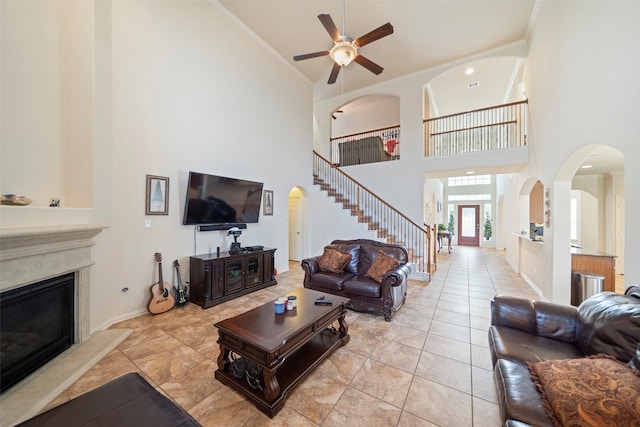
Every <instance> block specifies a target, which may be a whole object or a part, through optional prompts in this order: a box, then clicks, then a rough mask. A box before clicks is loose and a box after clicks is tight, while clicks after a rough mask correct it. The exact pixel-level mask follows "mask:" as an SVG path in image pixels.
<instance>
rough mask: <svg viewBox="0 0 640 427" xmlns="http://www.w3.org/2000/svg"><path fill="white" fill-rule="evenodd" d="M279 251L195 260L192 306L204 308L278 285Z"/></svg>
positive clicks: (211, 255) (222, 254) (221, 254)
mask: <svg viewBox="0 0 640 427" xmlns="http://www.w3.org/2000/svg"><path fill="white" fill-rule="evenodd" d="M275 252H276V249H274V248H264V249H263V250H260V251H251V252H241V253H238V254H230V253H229V252H220V255H217V254H205V255H196V256H193V257H191V261H190V268H191V282H190V287H189V293H190V295H189V296H190V299H191V302H193V303H195V304H198V305H200V306H201V307H202V308H209V307H213V306H214V305H217V304H220V303H223V302H225V301H229V300H231V299H234V298H237V297H239V296H241V295H246V294H248V293H251V292H254V291H257V290H258V289H263V288H266V287H267V286H273V285H275V284H276V283H277V282H276V279H275V276H274V274H273V273H274V254H275Z"/></svg>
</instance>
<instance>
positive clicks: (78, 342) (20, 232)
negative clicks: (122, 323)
mask: <svg viewBox="0 0 640 427" xmlns="http://www.w3.org/2000/svg"><path fill="white" fill-rule="evenodd" d="M105 228H106V227H104V226H100V225H95V224H83V225H60V226H45V227H0V292H4V291H7V290H15V289H20V288H22V287H25V286H28V285H31V284H33V283H37V282H40V281H43V280H48V279H50V278H53V277H58V276H64V275H67V274H70V275H72V276H73V279H74V291H73V311H74V316H73V317H74V318H75V320H74V334H73V335H74V336H73V345H72V346H71V347H70V348H69V349H67V350H66V351H64V352H63V353H61V354H60V355H58V356H56V357H55V358H54V359H53V360H51V361H50V362H48V363H47V364H45V365H44V366H43V367H41V368H40V369H38V370H36V371H35V372H34V373H32V374H31V375H29V376H28V377H27V378H25V379H23V380H22V381H20V382H19V383H17V384H16V385H15V386H13V387H11V388H10V389H9V390H7V391H6V392H3V393H2V394H1V395H0V407H1V408H2V410H1V411H0V425H2V426H4V425H7V426H10V425H15V424H18V423H19V422H21V421H24V420H26V419H28V418H30V417H33V416H35V415H37V414H38V413H39V412H40V411H41V410H43V409H44V408H45V407H46V406H47V405H48V404H49V403H50V402H51V401H52V400H53V399H55V398H56V397H57V396H58V395H60V393H62V392H63V391H64V390H65V389H66V388H67V387H69V386H70V385H71V384H73V383H74V382H75V381H76V380H77V379H78V378H80V377H81V376H82V375H83V374H84V373H85V372H86V371H88V370H89V369H91V367H92V366H94V365H95V364H96V363H97V362H98V361H100V360H101V359H102V358H103V357H104V356H105V355H106V354H108V353H109V352H110V351H111V350H112V349H114V348H115V347H116V346H117V345H118V344H119V343H120V342H122V341H123V340H124V339H126V337H127V336H128V335H129V334H130V333H131V330H129V329H105V330H101V331H97V332H94V333H91V330H90V327H91V325H90V309H91V307H90V298H89V293H90V288H91V281H90V269H91V266H92V265H93V264H94V262H93V261H92V258H91V248H92V247H93V246H94V244H95V243H94V242H93V241H92V239H93V238H94V237H95V236H96V235H97V234H98V233H100V232H101V231H102V230H103V229H105Z"/></svg>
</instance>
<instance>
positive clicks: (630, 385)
mask: <svg viewBox="0 0 640 427" xmlns="http://www.w3.org/2000/svg"><path fill="white" fill-rule="evenodd" d="M527 365H528V366H529V371H530V372H531V379H532V380H533V382H534V383H535V385H536V387H537V388H538V391H539V392H540V395H541V397H542V402H543V404H544V407H545V412H546V413H547V416H548V417H549V419H550V420H551V421H552V423H553V425H554V426H556V427H567V426H585V427H586V426H593V427H599V426H616V427H623V426H628V427H638V426H640V372H638V371H636V370H633V369H631V368H630V367H629V366H628V365H625V364H623V363H621V362H619V361H617V360H616V359H615V358H613V357H610V356H608V355H596V356H589V357H586V358H582V359H565V360H546V361H544V362H537V363H532V362H529V363H527Z"/></svg>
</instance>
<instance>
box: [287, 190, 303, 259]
mask: <svg viewBox="0 0 640 427" xmlns="http://www.w3.org/2000/svg"><path fill="white" fill-rule="evenodd" d="M304 213H305V203H304V194H303V192H302V189H301V188H300V187H293V188H292V189H291V191H289V260H290V261H301V260H302V259H303V258H304V245H305V235H304V223H305V222H304V218H305V214H304Z"/></svg>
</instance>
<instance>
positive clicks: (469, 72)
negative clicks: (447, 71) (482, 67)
mask: <svg viewBox="0 0 640 427" xmlns="http://www.w3.org/2000/svg"><path fill="white" fill-rule="evenodd" d="M474 71H475V70H474V69H473V68H471V67H469V68H467V71H465V72H464V73H465V74H466V75H467V76H470V75H471V74H473V72H474Z"/></svg>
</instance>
